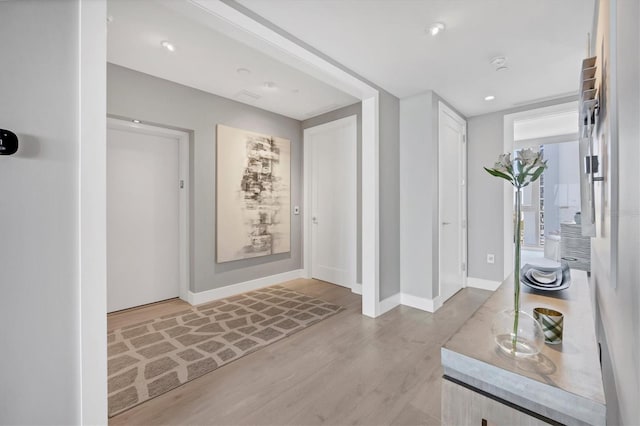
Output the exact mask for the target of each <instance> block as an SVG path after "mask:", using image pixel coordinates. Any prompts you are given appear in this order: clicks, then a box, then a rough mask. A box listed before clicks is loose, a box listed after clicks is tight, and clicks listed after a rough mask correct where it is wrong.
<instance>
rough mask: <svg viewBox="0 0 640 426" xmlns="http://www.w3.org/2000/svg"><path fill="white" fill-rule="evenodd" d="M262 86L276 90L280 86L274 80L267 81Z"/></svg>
mask: <svg viewBox="0 0 640 426" xmlns="http://www.w3.org/2000/svg"><path fill="white" fill-rule="evenodd" d="M262 86H263V87H264V88H265V89H267V90H276V89H277V88H278V86H277V85H276V84H275V83H274V82H273V81H265V82H264V84H263V85H262Z"/></svg>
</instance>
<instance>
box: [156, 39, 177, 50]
mask: <svg viewBox="0 0 640 426" xmlns="http://www.w3.org/2000/svg"><path fill="white" fill-rule="evenodd" d="M160 46H162V47H164V48H165V49H167V50H168V51H169V52H175V51H176V47H175V46H174V45H173V44H172V43H171V42H169V41H168V40H162V41H161V42H160Z"/></svg>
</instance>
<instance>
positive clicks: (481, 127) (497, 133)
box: [467, 77, 577, 281]
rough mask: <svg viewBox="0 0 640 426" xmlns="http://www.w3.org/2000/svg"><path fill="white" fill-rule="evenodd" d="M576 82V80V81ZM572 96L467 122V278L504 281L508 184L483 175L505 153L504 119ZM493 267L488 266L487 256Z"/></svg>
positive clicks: (570, 100)
mask: <svg viewBox="0 0 640 426" xmlns="http://www.w3.org/2000/svg"><path fill="white" fill-rule="evenodd" d="M576 78H577V77H576ZM575 100H576V97H575V96H570V97H567V98H561V99H556V100H553V101H548V102H541V103H536V104H530V105H525V106H521V107H518V108H512V109H508V110H504V111H498V112H493V113H489V114H483V115H478V116H475V117H471V118H469V119H468V130H467V181H468V186H467V188H468V192H467V211H468V225H469V227H468V234H467V238H468V250H467V255H468V276H469V277H473V278H481V279H485V280H490V281H502V280H503V279H504V278H505V277H504V270H505V268H504V220H505V218H504V212H503V205H504V199H503V194H504V185H508V183H506V182H504V181H503V180H501V179H497V178H495V177H493V176H491V175H489V174H488V173H487V172H486V171H484V169H483V167H484V166H492V165H493V164H494V163H495V162H496V159H497V158H498V155H500V154H502V153H503V151H504V116H505V115H507V114H513V113H515V112H521V111H527V110H531V109H536V108H543V107H547V106H551V105H556V104H562V103H566V102H572V101H575ZM488 253H492V254H494V255H495V263H493V264H489V263H487V254H488Z"/></svg>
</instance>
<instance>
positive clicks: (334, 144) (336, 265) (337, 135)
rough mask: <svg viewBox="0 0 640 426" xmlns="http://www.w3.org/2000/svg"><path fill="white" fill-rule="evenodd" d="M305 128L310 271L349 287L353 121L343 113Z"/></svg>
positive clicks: (352, 239)
mask: <svg viewBox="0 0 640 426" xmlns="http://www.w3.org/2000/svg"><path fill="white" fill-rule="evenodd" d="M307 130H308V131H307V132H306V137H305V149H310V150H311V151H310V153H311V209H310V212H309V213H308V214H307V219H306V220H311V276H312V277H313V278H317V279H320V280H323V281H327V282H330V283H334V284H338V285H341V286H345V287H349V288H351V287H352V286H353V284H354V283H355V279H356V267H357V265H356V264H357V256H356V236H357V230H356V226H357V217H356V216H357V198H356V197H357V193H356V178H357V177H356V174H357V163H356V161H357V160H356V156H357V154H356V144H357V128H356V121H355V119H350V118H347V119H342V120H337V121H334V122H331V123H327V124H324V125H321V126H318V127H315V128H312V129H307ZM309 214H310V216H311V217H310V218H309Z"/></svg>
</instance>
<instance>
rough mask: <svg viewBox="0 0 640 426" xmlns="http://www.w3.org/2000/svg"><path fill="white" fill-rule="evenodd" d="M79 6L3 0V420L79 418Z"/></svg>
mask: <svg viewBox="0 0 640 426" xmlns="http://www.w3.org/2000/svg"><path fill="white" fill-rule="evenodd" d="M78 9H79V7H78V2H77V1H64V2H62V1H47V2H42V1H28V0H24V1H14V2H0V40H2V71H1V77H0V93H1V94H2V95H1V98H2V102H0V118H1V122H0V127H2V128H4V129H9V130H12V131H14V132H15V133H16V134H17V135H18V137H19V139H20V149H19V151H18V153H17V154H16V155H13V156H8V157H7V156H3V157H0V220H1V221H2V226H1V227H0V253H2V254H1V255H0V275H1V283H2V297H0V323H2V326H1V327H2V333H1V335H2V337H1V342H2V343H1V345H2V355H1V357H2V362H1V363H0V377H1V378H2V384H0V424H78V423H79V422H80V359H79V353H80V324H79V311H80V302H79V297H80V283H79V277H78V267H79V264H78V259H79V253H78V238H79V232H78V229H79V228H78V203H79V181H78V161H79V159H78V152H79V149H80V143H79V137H78V124H79V123H78V110H79V102H78V78H79V76H78V69H79V57H78V43H79V17H78Z"/></svg>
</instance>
